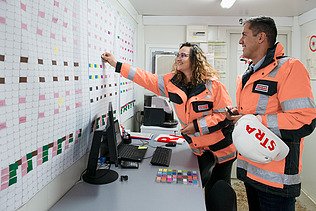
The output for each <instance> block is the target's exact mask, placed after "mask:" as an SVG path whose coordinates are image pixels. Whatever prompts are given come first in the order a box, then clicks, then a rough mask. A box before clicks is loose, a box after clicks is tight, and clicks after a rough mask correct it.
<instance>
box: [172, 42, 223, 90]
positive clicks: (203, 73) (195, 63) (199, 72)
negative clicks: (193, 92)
mask: <svg viewBox="0 0 316 211" xmlns="http://www.w3.org/2000/svg"><path fill="white" fill-rule="evenodd" d="M183 47H190V55H189V58H190V63H191V70H192V78H191V83H192V84H193V85H197V84H200V83H205V82H206V81H208V80H210V79H211V78H213V77H216V78H219V77H220V75H219V72H218V71H217V70H215V69H214V68H213V67H212V66H211V65H210V64H209V63H208V61H207V59H206V56H205V54H204V52H203V51H202V49H201V48H200V47H199V46H198V45H196V44H191V43H189V42H185V43H183V44H181V46H180V49H181V48H183ZM172 73H174V74H175V79H176V81H177V82H185V75H184V74H183V73H182V72H181V71H178V70H177V59H175V62H174V64H173V66H172Z"/></svg>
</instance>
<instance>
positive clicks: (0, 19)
mask: <svg viewBox="0 0 316 211" xmlns="http://www.w3.org/2000/svg"><path fill="white" fill-rule="evenodd" d="M0 23H1V24H5V23H6V19H5V18H4V17H1V16H0Z"/></svg>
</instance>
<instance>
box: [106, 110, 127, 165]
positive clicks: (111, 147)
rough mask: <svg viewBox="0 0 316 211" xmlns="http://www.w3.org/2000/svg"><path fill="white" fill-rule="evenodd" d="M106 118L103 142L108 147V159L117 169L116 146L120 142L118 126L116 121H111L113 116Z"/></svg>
mask: <svg viewBox="0 0 316 211" xmlns="http://www.w3.org/2000/svg"><path fill="white" fill-rule="evenodd" d="M110 113H111V112H109V117H108V123H107V125H108V127H107V130H106V134H104V137H103V141H106V143H107V144H106V145H107V147H108V152H109V154H108V157H109V160H110V162H111V163H114V164H115V166H116V167H117V166H118V164H119V159H118V150H117V146H118V145H119V144H120V143H121V142H122V137H121V132H120V125H119V122H118V120H115V121H114V120H113V115H111V114H110Z"/></svg>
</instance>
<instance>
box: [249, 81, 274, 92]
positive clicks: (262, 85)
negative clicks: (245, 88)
mask: <svg viewBox="0 0 316 211" xmlns="http://www.w3.org/2000/svg"><path fill="white" fill-rule="evenodd" d="M277 86H278V82H276V81H269V80H258V81H255V82H254V84H253V87H252V92H253V93H258V94H263V95H268V96H272V95H274V94H275V93H277Z"/></svg>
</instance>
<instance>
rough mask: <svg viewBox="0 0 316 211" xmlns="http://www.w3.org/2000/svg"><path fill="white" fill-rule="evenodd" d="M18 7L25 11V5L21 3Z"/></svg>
mask: <svg viewBox="0 0 316 211" xmlns="http://www.w3.org/2000/svg"><path fill="white" fill-rule="evenodd" d="M20 5H21V9H22V10H24V11H26V4H23V3H21V4H20Z"/></svg>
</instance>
